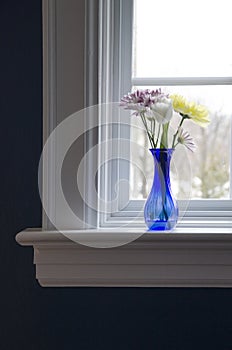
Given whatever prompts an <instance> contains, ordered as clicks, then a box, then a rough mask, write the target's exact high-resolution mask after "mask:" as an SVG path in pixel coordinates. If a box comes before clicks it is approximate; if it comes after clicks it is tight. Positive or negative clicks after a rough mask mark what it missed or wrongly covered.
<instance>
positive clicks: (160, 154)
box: [150, 148, 174, 178]
mask: <svg viewBox="0 0 232 350" xmlns="http://www.w3.org/2000/svg"><path fill="white" fill-rule="evenodd" d="M150 152H151V154H152V156H153V158H154V165H155V170H156V169H157V170H159V171H162V173H163V176H164V177H165V178H169V170H170V162H171V158H172V154H173V152H174V149H172V148H168V149H166V148H156V149H154V148H151V149H150Z"/></svg>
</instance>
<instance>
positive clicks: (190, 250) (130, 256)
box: [16, 0, 232, 287]
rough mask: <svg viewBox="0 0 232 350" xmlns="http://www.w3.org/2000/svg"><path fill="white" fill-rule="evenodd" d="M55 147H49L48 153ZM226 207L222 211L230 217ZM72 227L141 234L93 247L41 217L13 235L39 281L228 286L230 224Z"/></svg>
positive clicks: (49, 63) (52, 102) (49, 26)
mask: <svg viewBox="0 0 232 350" xmlns="http://www.w3.org/2000/svg"><path fill="white" fill-rule="evenodd" d="M87 1H88V0H87ZM90 2H91V0H90ZM103 2H105V1H104V0H102V3H103ZM106 2H109V0H106ZM65 3H66V2H65ZM68 3H69V4H72V1H70V2H68ZM73 3H76V1H74V2H73ZM56 4H57V0H50V1H49V2H48V1H46V0H44V1H43V10H44V14H43V16H44V17H43V18H44V135H45V139H46V137H47V136H48V135H49V133H50V132H51V130H52V129H53V128H54V127H55V126H56V123H57V119H56V116H57V113H58V112H59V111H58V110H57V109H59V105H58V101H57V100H58V99H59V98H60V97H61V96H59V91H58V89H57V74H58V73H59V72H58V68H57V67H58V65H57V64H56V63H57V40H58V37H57V30H59V31H62V29H64V30H65V28H64V27H63V26H62V28H57V24H58V23H60V22H59V18H57V17H59V16H61V13H60V11H57V10H56ZM66 4H67V3H66ZM67 6H68V5H67ZM83 81H84V79H83ZM74 84H75V82H74ZM53 151H54V150H53V149H51V150H50V152H51V156H54V154H53ZM51 159H55V157H51ZM54 162H55V161H54ZM54 169H55V168H54V166H51V163H49V164H44V170H43V172H44V173H43V176H44V179H45V182H43V185H44V195H47V200H49V201H50V203H51V211H52V210H53V208H54V207H55V205H56V203H54V200H53V198H54V197H53V194H54V185H53V184H54V181H53V180H54V177H55V174H54V172H53V170H54ZM44 179H43V181H44ZM137 204H138V205H140V204H139V203H137ZM137 204H136V202H134V203H133V205H135V206H136V205H137ZM80 206H83V203H80ZM129 209H131V208H129ZM132 209H133V208H132ZM227 209H228V208H226V210H225V213H224V214H225V215H227V216H228V215H229V214H228V210H227ZM210 215H213V213H212V212H211V213H210ZM215 226H216V225H215ZM70 230H71V231H70V232H71V234H72V235H73V236H74V237H79V236H80V235H85V237H86V238H87V239H89V241H90V242H93V241H94V237H95V235H94V234H95V233H96V231H97V236H98V237H99V235H100V238H101V237H102V239H103V240H104V242H105V241H106V240H107V239H108V240H109V242H110V243H112V242H111V239H112V238H111V237H112V235H111V233H112V232H113V233H117V235H115V234H114V235H113V237H114V238H113V239H114V240H115V239H116V240H117V237H119V238H118V239H120V235H123V236H126V235H129V236H130V233H131V232H132V233H133V232H135V231H137V230H140V232H141V237H140V238H139V239H137V240H135V241H134V242H131V243H130V244H126V245H124V246H122V247H117V248H111V249H94V248H91V247H89V246H83V245H80V244H77V243H75V242H74V241H72V240H70V239H68V238H67V237H66V236H64V235H62V234H61V233H59V232H57V231H54V230H53V229H52V227H51V225H50V224H49V222H48V221H47V220H46V218H45V219H44V220H43V228H40V229H28V230H24V231H22V232H20V233H19V234H18V235H17V237H16V240H17V241H18V243H19V244H21V245H23V246H28V245H29V246H31V245H32V246H33V247H34V263H35V264H36V277H37V279H38V281H39V283H40V284H41V285H42V286H141V287H145V286H158V287H164V286H168V287H171V286H175V287H232V254H231V253H232V229H231V228H226V227H223V226H222V225H221V224H219V226H218V227H211V228H206V227H203V226H202V227H201V228H193V227H192V228H186V227H185V228H178V229H177V230H176V232H175V233H168V234H151V233H146V232H144V231H143V229H142V230H141V229H138V228H134V229H131V230H132V231H131V230H129V229H127V228H124V229H123V228H121V229H117V228H116V229H110V228H108V229H101V230H86V229H85V230H83V229H79V230H76V229H73V228H72V227H70ZM143 233H144V234H143ZM75 241H76V239H75ZM116 243H117V242H116Z"/></svg>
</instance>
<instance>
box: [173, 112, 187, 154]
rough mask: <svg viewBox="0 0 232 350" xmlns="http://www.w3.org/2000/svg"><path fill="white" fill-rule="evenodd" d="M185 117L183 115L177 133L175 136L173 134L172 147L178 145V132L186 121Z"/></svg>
mask: <svg viewBox="0 0 232 350" xmlns="http://www.w3.org/2000/svg"><path fill="white" fill-rule="evenodd" d="M185 119H186V117H185V116H183V115H182V119H181V121H180V124H179V126H178V128H177V131H176V133H175V134H174V136H173V141H172V148H175V147H176V145H177V144H178V143H177V144H176V145H175V141H176V138H177V135H178V132H179V130H180V128H181V126H182V124H183V122H184V120H185Z"/></svg>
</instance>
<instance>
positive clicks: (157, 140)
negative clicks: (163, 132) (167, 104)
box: [156, 124, 161, 147]
mask: <svg viewBox="0 0 232 350" xmlns="http://www.w3.org/2000/svg"><path fill="white" fill-rule="evenodd" d="M160 129H161V124H159V129H158V134H157V139H156V147H157V145H158V142H159V136H160Z"/></svg>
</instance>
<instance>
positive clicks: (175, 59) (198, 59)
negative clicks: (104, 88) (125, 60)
mask: <svg viewBox="0 0 232 350" xmlns="http://www.w3.org/2000/svg"><path fill="white" fill-rule="evenodd" d="M231 33H232V21H231V1H230V0H221V1H211V0H204V1H202V0H189V1H186V0H175V1H173V0H166V1H157V0H134V31H133V38H134V40H133V42H134V44H133V46H134V47H133V77H185V76H187V77H195V76H198V77H209V76H214V77H220V76H221V77H224V76H232V45H231V44H230V42H231Z"/></svg>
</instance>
